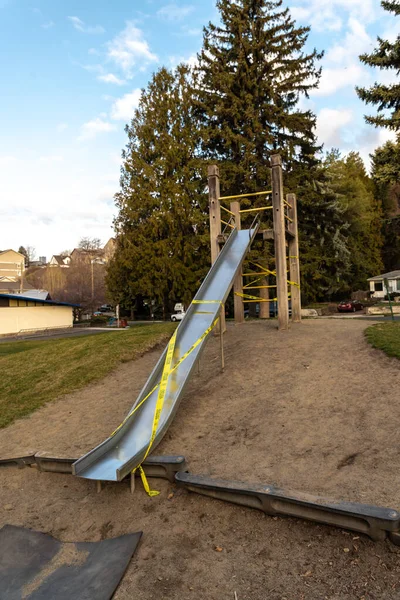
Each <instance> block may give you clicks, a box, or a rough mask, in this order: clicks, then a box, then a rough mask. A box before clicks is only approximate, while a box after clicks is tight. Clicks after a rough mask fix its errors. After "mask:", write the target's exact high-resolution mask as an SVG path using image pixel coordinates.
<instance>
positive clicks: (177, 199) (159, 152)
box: [107, 65, 209, 313]
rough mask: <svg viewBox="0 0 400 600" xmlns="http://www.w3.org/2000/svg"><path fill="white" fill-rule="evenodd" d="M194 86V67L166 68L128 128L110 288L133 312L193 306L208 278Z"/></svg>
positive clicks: (146, 92)
mask: <svg viewBox="0 0 400 600" xmlns="http://www.w3.org/2000/svg"><path fill="white" fill-rule="evenodd" d="M192 85H193V80H192V76H191V73H190V69H189V68H188V67H187V66H183V65H181V66H179V67H178V68H177V69H176V71H175V72H170V71H168V70H167V69H165V68H162V69H160V71H158V72H157V73H156V74H155V75H154V76H153V78H152V80H151V81H150V83H149V85H148V87H147V89H146V90H144V91H143V92H142V96H141V99H140V103H139V107H138V109H137V110H136V111H135V115H134V117H133V119H132V122H131V124H130V125H129V126H127V127H126V133H127V134H128V144H127V146H126V150H124V151H123V154H122V157H123V166H122V169H121V180H120V183H121V190H120V192H119V193H117V194H116V196H115V200H116V205H117V207H118V211H119V212H118V216H117V218H116V219H115V231H116V251H115V255H114V258H113V259H112V260H111V263H110V267H109V270H108V277H107V283H108V287H109V289H110V291H111V294H112V296H113V298H114V300H115V301H116V302H123V303H124V304H125V305H126V306H127V307H129V306H131V305H132V299H133V298H134V297H136V296H138V295H142V296H145V297H148V298H149V299H150V300H151V301H152V302H156V303H158V304H160V305H162V307H163V310H164V313H166V312H167V311H168V310H171V308H173V304H174V303H175V302H178V301H182V302H185V303H188V302H189V301H190V300H191V298H192V297H193V294H194V292H195V291H196V289H197V288H198V286H199V284H200V282H201V279H202V277H203V276H204V275H205V273H206V271H207V265H208V264H209V239H208V214H207V210H206V209H207V203H208V199H207V194H206V193H205V189H206V181H205V172H204V163H203V162H202V161H201V160H200V158H199V156H198V148H199V126H198V121H197V119H196V116H195V114H194V108H193V103H192Z"/></svg>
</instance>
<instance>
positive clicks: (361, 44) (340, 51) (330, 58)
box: [325, 17, 374, 64]
mask: <svg viewBox="0 0 400 600" xmlns="http://www.w3.org/2000/svg"><path fill="white" fill-rule="evenodd" d="M373 46H374V41H373V40H372V38H371V37H370V36H369V35H368V33H367V32H366V30H365V27H364V25H363V24H362V23H360V21H359V20H358V19H355V18H354V17H351V18H350V19H349V21H348V31H347V32H346V35H345V37H344V38H343V39H342V40H340V42H339V43H337V44H335V45H334V46H332V47H331V48H329V50H328V52H327V53H326V57H325V58H326V61H327V62H332V63H339V64H346V63H347V62H348V61H349V58H350V59H354V58H357V60H358V56H359V55H360V54H362V53H363V52H367V51H370V50H371V49H372V48H373Z"/></svg>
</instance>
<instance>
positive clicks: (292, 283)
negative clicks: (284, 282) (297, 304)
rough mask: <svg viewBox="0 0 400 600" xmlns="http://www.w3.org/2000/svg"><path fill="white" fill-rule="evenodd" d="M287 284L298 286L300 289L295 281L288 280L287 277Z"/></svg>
mask: <svg viewBox="0 0 400 600" xmlns="http://www.w3.org/2000/svg"><path fill="white" fill-rule="evenodd" d="M288 284H289V285H295V286H296V287H298V288H299V289H300V285H299V284H298V283H297V282H296V281H289V279H288Z"/></svg>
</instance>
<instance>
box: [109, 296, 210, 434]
mask: <svg viewBox="0 0 400 600" xmlns="http://www.w3.org/2000/svg"><path fill="white" fill-rule="evenodd" d="M205 302H207V303H208V302H213V303H214V302H215V303H217V304H221V305H222V302H220V301H219V300H207V301H205ZM202 303H203V302H202V301H201V300H197V301H196V304H202ZM199 313H200V314H213V313H211V312H210V313H208V312H206V311H204V312H201V311H198V313H197V314H199ZM217 322H218V317H217V318H216V319H215V320H214V321H213V322H212V324H211V325H210V327H208V328H207V329H206V330H205V332H204V333H203V335H202V336H200V337H199V339H198V340H197V341H196V342H195V343H194V344H193V346H191V347H190V348H189V350H188V351H187V352H185V354H184V355H183V356H182V358H180V359H179V360H178V362H177V363H176V365H175V366H174V368H173V369H172V370H171V373H173V372H174V371H175V369H177V368H178V367H179V365H180V364H181V363H182V362H183V361H184V360H185V359H186V358H187V357H188V356H189V354H190V353H191V352H193V350H194V349H195V348H196V347H197V346H198V345H199V344H200V343H201V342H202V341H203V340H204V338H205V337H206V336H207V335H208V334H209V333H210V331H211V330H212V329H214V327H215V325H216V324H217ZM171 339H172V338H171ZM159 385H160V384H159V383H157V384H156V385H155V386H154V387H153V389H152V390H150V392H149V393H148V394H147V396H145V397H144V398H143V400H141V401H140V402H139V404H138V405H137V406H135V408H134V409H133V410H132V411H131V412H130V413H128V414H127V415H126V417H125V419H124V420H123V421H122V423H121V424H120V425H118V427H117V428H116V429H114V431H113V432H112V433H111V434H110V437H113V436H114V435H115V434H116V433H117V432H118V431H119V430H120V429H121V427H123V426H124V425H125V423H126V422H127V421H129V419H130V418H131V417H132V416H133V415H134V414H135V412H136V411H137V410H139V408H140V407H141V406H142V404H144V402H146V400H147V399H148V398H150V396H151V395H152V393H153V392H155V391H156V389H157V388H158V386H159Z"/></svg>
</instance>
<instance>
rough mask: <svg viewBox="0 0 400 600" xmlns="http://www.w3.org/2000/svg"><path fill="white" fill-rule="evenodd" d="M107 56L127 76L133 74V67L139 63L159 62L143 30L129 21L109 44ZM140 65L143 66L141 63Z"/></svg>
mask: <svg viewBox="0 0 400 600" xmlns="http://www.w3.org/2000/svg"><path fill="white" fill-rule="evenodd" d="M107 56H108V58H109V60H112V61H113V62H114V63H115V64H116V65H117V66H118V67H120V68H121V69H122V70H123V71H124V73H125V74H126V75H127V76H131V71H132V69H133V67H135V66H137V65H138V63H145V64H146V63H150V62H157V61H158V58H157V56H156V55H155V54H154V53H153V52H151V50H150V47H149V44H148V43H147V41H146V40H145V39H144V37H143V32H142V31H141V30H140V29H139V28H138V27H136V26H135V24H134V23H133V22H132V21H128V22H127V24H126V27H125V29H124V30H123V31H121V33H119V34H118V35H117V36H116V37H115V38H114V39H113V40H112V41H111V42H109V43H108V45H107ZM139 66H141V65H140V64H139Z"/></svg>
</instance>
